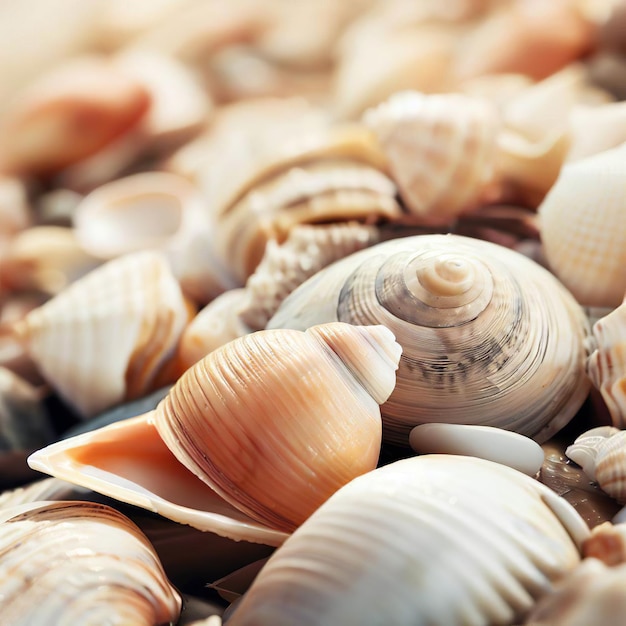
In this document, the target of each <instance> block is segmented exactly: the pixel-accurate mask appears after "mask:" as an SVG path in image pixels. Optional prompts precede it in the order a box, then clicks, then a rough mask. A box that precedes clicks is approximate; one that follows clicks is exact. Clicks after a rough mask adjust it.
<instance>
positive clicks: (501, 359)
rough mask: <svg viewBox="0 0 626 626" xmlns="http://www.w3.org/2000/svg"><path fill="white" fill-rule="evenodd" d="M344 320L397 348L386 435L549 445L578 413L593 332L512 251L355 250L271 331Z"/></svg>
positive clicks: (416, 241)
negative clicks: (439, 428)
mask: <svg viewBox="0 0 626 626" xmlns="http://www.w3.org/2000/svg"><path fill="white" fill-rule="evenodd" d="M332 320H339V321H344V322H350V323H353V324H375V323H380V324H384V325H385V326H387V327H388V328H389V329H390V330H391V331H392V332H393V333H394V335H395V336H396V338H397V340H398V343H400V345H402V347H403V354H402V358H401V361H400V367H399V370H398V382H397V384H396V388H395V390H394V392H393V394H392V395H391V397H390V398H389V401H388V402H387V403H386V404H385V405H384V406H383V408H382V414H383V423H384V426H385V428H386V430H385V437H386V439H388V440H389V441H393V442H399V443H401V444H403V445H407V443H408V441H407V439H408V432H409V430H410V429H411V428H412V427H413V426H416V425H417V424H420V423H425V422H450V423H459V424H476V425H484V426H498V427H500V428H505V429H508V430H512V431H515V432H518V433H520V434H523V435H526V436H529V437H532V438H534V439H536V440H537V441H538V442H542V441H544V440H546V439H548V438H549V437H550V436H551V435H552V434H553V433H555V432H557V431H558V430H559V429H560V428H561V427H562V426H563V425H564V424H566V423H567V422H568V421H569V420H570V419H571V417H572V416H573V415H574V414H575V413H576V411H577V410H578V408H579V407H580V405H581V404H582V402H583V400H584V399H585V397H586V395H587V392H588V389H589V383H588V381H587V379H586V376H585V368H584V364H585V357H586V351H585V340H586V338H587V334H588V322H587V319H586V317H585V315H584V313H583V311H582V309H581V308H580V307H579V306H578V305H577V304H576V302H575V300H574V299H573V297H572V296H571V295H570V294H569V293H568V292H567V291H566V290H565V289H564V288H563V286H562V285H561V284H560V283H559V282H558V281H557V280H556V279H555V278H554V277H553V276H552V275H551V274H550V273H549V272H547V271H546V270H545V269H543V268H541V267H540V266H539V265H537V264H536V263H534V262H533V261H531V260H530V259H527V258H526V257H524V256H523V255H521V254H519V253H516V252H514V251H512V250H509V249H507V248H503V247H501V246H498V245H495V244H492V243H488V242H485V241H479V240H476V239H470V238H465V237H461V236H455V235H418V236H414V237H406V238H402V239H396V240H391V241H388V242H384V243H381V244H378V245H376V246H373V247H371V248H368V249H367V250H364V251H361V252H357V253H356V254H353V255H351V256H349V257H347V258H346V259H343V260H341V261H338V262H337V263H334V264H333V265H331V266H329V267H328V268H326V269H325V270H322V271H321V272H319V273H318V274H316V275H315V276H313V277H312V278H310V279H309V280H308V281H307V282H305V283H304V284H303V285H301V286H300V287H299V288H298V289H296V290H295V291H294V292H293V293H292V294H291V295H290V296H289V297H288V298H287V299H286V300H285V301H284V302H283V304H282V305H281V307H280V308H279V309H278V311H277V313H276V315H275V316H274V317H273V318H272V319H271V320H270V322H269V324H268V328H281V327H282V328H300V329H304V328H307V327H308V326H311V325H314V324H319V323H322V322H328V321H332Z"/></svg>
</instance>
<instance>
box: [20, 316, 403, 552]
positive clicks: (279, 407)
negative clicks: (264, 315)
mask: <svg viewBox="0 0 626 626" xmlns="http://www.w3.org/2000/svg"><path fill="white" fill-rule="evenodd" d="M399 358H400V347H399V346H398V345H397V344H396V343H395V341H394V339H393V335H392V334H391V332H390V331H389V330H387V329H386V328H384V327H382V326H375V327H356V326H352V325H350V324H341V323H333V324H326V325H322V326H317V327H315V328H312V329H310V330H308V331H307V332H306V333H301V332H299V331H292V330H276V331H259V332H257V333H253V334H250V335H246V336H245V337H242V338H240V339H237V340H235V341H233V342H230V343H229V344H227V345H225V346H223V347H221V348H219V349H217V350H215V351H214V352H212V353H211V354H209V355H208V356H207V357H205V358H204V359H202V360H201V361H200V362H199V363H197V364H196V365H195V366H194V367H192V368H191V369H190V370H188V371H187V372H186V373H185V374H184V375H183V376H182V377H181V378H180V379H179V380H178V382H177V383H176V385H175V386H174V387H173V388H172V390H171V391H170V393H169V394H168V396H167V397H166V398H165V399H164V400H163V401H162V402H161V403H160V404H159V405H158V406H157V409H156V411H155V412H154V414H146V415H144V416H142V417H138V418H133V419H131V420H127V421H125V422H121V423H119V424H116V425H113V426H109V427H106V428H104V429H102V430H101V431H95V432H92V433H87V434H86V435H80V436H78V437H76V438H73V439H70V440H67V441H62V442H59V443H57V444H53V445H52V446H49V447H48V448H44V449H43V450H40V451H39V452H37V453H35V454H34V455H32V456H31V457H30V458H29V464H30V465H31V466H32V467H33V468H37V469H38V470H40V471H44V472H47V473H49V474H52V475H54V476H57V477H58V478H63V479H64V480H68V481H70V482H74V483H77V484H80V485H83V486H86V487H89V488H92V489H94V490H96V491H99V492H101V493H104V494H105V495H110V496H112V497H114V498H117V499H120V500H122V501H125V502H129V503H132V504H136V505H138V506H142V507H144V508H148V509H150V510H154V511H157V512H160V513H162V514H163V515H165V516H167V517H171V518H172V519H174V520H175V521H181V522H184V523H187V524H191V525H194V526H196V527H198V528H200V529H202V530H211V531H213V532H217V533H218V534H226V535H227V536H230V537H233V538H235V539H247V540H251V541H258V542H269V543H270V544H273V545H275V544H276V543H280V542H281V541H282V540H283V539H284V537H285V535H284V532H285V531H290V530H293V528H295V527H296V526H297V525H298V524H300V523H301V522H302V521H304V519H306V517H308V515H310V514H311V513H312V512H313V511H314V510H315V509H316V508H317V507H318V506H319V505H320V504H321V503H322V502H323V501H324V500H326V499H327V498H328V497H329V496H330V495H331V494H332V493H333V492H334V491H336V490H337V489H338V488H339V487H341V486H342V485H343V484H345V483H346V482H348V481H349V480H351V479H352V478H354V477H355V476H357V475H359V474H362V473H364V472H366V471H369V470H370V469H373V468H374V467H376V463H377V460H378V455H379V452H380V440H381V420H380V410H379V406H378V405H379V404H381V403H382V402H384V401H385V400H386V399H387V397H388V396H389V394H390V393H391V391H392V389H393V386H394V384H395V369H396V367H397V363H398V360H399ZM139 440H140V441H141V442H142V447H141V449H142V451H141V452H139V451H138V450H137V445H136V442H137V441H139ZM176 459H178V462H177V461H176ZM185 468H187V469H185ZM194 475H195V476H197V478H195V477H194ZM198 479H199V480H198ZM227 503H229V504H227ZM235 507H236V508H235ZM259 522H260V523H259Z"/></svg>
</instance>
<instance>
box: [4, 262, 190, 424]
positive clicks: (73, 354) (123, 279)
mask: <svg viewBox="0 0 626 626" xmlns="http://www.w3.org/2000/svg"><path fill="white" fill-rule="evenodd" d="M187 321H188V309H187V306H186V304H185V301H184V300H183V296H182V293H181V291H180V287H179V285H178V283H177V282H176V279H175V278H174V276H173V275H172V273H171V270H170V268H169V266H168V264H167V262H166V260H165V259H164V258H163V257H162V256H161V255H160V254H158V253H156V252H138V253H135V254H131V255H125V256H123V257H120V258H119V259H115V260H113V261H110V262H108V263H106V264H105V265H103V266H101V267H99V268H97V269H95V270H93V271H92V272H90V273H89V274H87V275H86V276H84V277H83V278H81V279H80V280H78V281H76V282H75V283H73V284H72V285H70V286H69V287H68V288H67V289H64V290H63V291H62V292H61V293H60V294H58V295H57V296H55V297H54V298H52V299H51V300H49V301H48V302H46V303H45V304H44V305H42V306H41V307H38V308H37V309H34V310H33V311H31V312H30V313H29V314H28V315H26V317H25V318H24V319H23V320H22V321H20V322H18V323H17V324H16V325H15V332H16V333H17V334H18V336H19V337H20V338H21V339H22V341H23V342H24V343H25V345H26V348H27V351H28V353H29V355H30V357H31V358H32V359H33V361H35V363H36V364H37V366H38V367H39V369H40V371H41V373H42V375H43V376H44V377H45V378H46V380H47V381H48V382H49V383H50V384H51V385H52V386H53V387H54V388H55V390H56V391H57V392H58V393H59V394H60V395H61V396H62V397H63V398H64V399H65V400H66V401H67V402H69V403H70V404H71V405H72V406H73V407H75V408H76V409H77V410H78V412H79V413H80V415H81V416H83V417H89V416H93V415H95V414H96V413H98V412H99V411H102V410H103V409H105V408H108V407H110V406H113V405H114V404H116V403H117V402H120V401H122V400H123V399H124V398H129V399H130V398H136V397H139V396H141V395H143V394H145V393H146V392H147V391H148V390H149V389H150V387H151V385H152V384H153V383H154V380H155V378H156V376H157V374H158V372H159V369H160V368H161V367H162V366H163V364H164V363H165V361H166V360H167V359H168V358H169V357H171V356H172V354H173V352H174V349H175V347H176V343H177V341H178V338H179V336H180V333H181V331H182V329H183V327H184V326H185V324H186V323H187Z"/></svg>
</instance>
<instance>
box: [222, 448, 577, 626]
mask: <svg viewBox="0 0 626 626" xmlns="http://www.w3.org/2000/svg"><path fill="white" fill-rule="evenodd" d="M588 534H589V531H588V529H587V526H586V524H585V522H584V521H583V520H582V519H581V518H580V517H579V516H578V515H577V513H576V512H575V511H574V510H573V509H572V508H571V507H570V506H569V505H568V504H567V503H566V502H564V501H563V500H561V499H560V498H559V497H558V496H556V495H555V494H554V493H553V492H552V491H550V490H549V489H548V488H547V487H545V486H544V485H541V484H540V483H537V482H536V481H534V480H533V479H532V478H530V477H528V476H525V475H523V474H521V473H520V472H517V471H516V470H513V469H511V468H508V467H505V466H502V465H499V464H496V463H492V462H490V461H485V460H483V459H475V458H471V457H461V456H454V455H425V456H420V457H414V458H411V459H405V460H402V461H397V462H395V463H392V464H390V465H387V466H384V467H382V468H379V469H376V470H374V471H373V472H370V473H368V474H366V475H364V476H361V477H359V478H357V479H355V480H353V481H352V482H350V483H349V484H348V485H346V486H345V487H343V488H342V489H340V490H339V491H338V492H337V493H336V494H335V495H334V496H333V497H331V498H330V499H329V500H328V501H327V502H326V503H325V504H323V505H322V506H321V507H320V508H319V509H318V510H317V511H316V512H315V513H314V514H313V515H312V516H311V517H310V518H309V519H308V520H307V521H306V522H305V523H304V524H303V525H302V526H301V527H300V528H298V529H297V530H296V531H295V532H294V534H293V535H292V536H291V537H290V538H289V539H288V540H287V541H286V542H285V543H284V544H283V546H281V547H280V548H279V549H278V550H277V551H276V552H275V553H274V555H272V557H270V559H269V561H268V563H267V564H266V565H265V567H264V568H263V569H262V570H261V572H260V573H259V575H258V576H257V578H256V580H255V581H254V583H253V584H252V586H251V588H250V590H249V591H248V593H247V594H246V595H245V596H244V598H243V600H242V601H241V603H240V604H239V606H238V607H237V608H236V609H235V611H234V612H233V614H232V615H231V616H230V619H229V624H232V625H233V626H240V625H242V624H255V625H263V624H268V625H269V624H272V625H274V626H275V625H278V624H285V625H286V624H302V625H303V626H305V625H307V624H311V625H312V624H322V623H324V624H345V625H346V626H349V625H356V624H382V623H384V624H390V625H396V624H397V625H400V624H408V623H413V624H424V625H425V624H468V625H469V624H476V625H478V624H511V623H517V622H515V621H514V620H516V619H517V620H519V619H520V618H523V616H524V615H525V614H527V613H528V611H529V610H530V609H531V608H532V607H533V606H534V604H535V601H536V600H537V599H538V598H539V597H541V596H542V595H543V594H544V593H546V592H547V591H548V590H549V589H550V587H551V585H552V583H553V582H554V581H555V580H557V579H558V578H560V577H561V576H563V575H564V574H565V573H566V572H567V571H569V570H571V569H572V568H573V567H575V566H576V565H577V564H578V562H579V561H580V555H579V550H580V544H581V542H582V541H583V540H584V539H585V538H586V537H587V536H588Z"/></svg>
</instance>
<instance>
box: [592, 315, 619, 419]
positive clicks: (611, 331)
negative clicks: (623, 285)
mask: <svg viewBox="0 0 626 626" xmlns="http://www.w3.org/2000/svg"><path fill="white" fill-rule="evenodd" d="M593 336H594V338H595V349H594V351H593V352H592V353H591V355H590V356H589V358H588V359H587V373H588V374H589V378H590V379H591V382H592V383H593V384H594V386H595V387H596V388H597V389H599V390H600V393H601V394H602V398H603V399H604V402H605V403H606V406H607V407H608V409H609V412H610V414H611V419H612V421H613V425H614V426H616V427H617V428H626V303H622V304H621V305H620V306H619V307H617V308H616V309H615V310H613V311H611V312H610V313H608V314H606V315H604V317H601V318H600V319H598V321H596V322H595V324H594V325H593Z"/></svg>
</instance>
